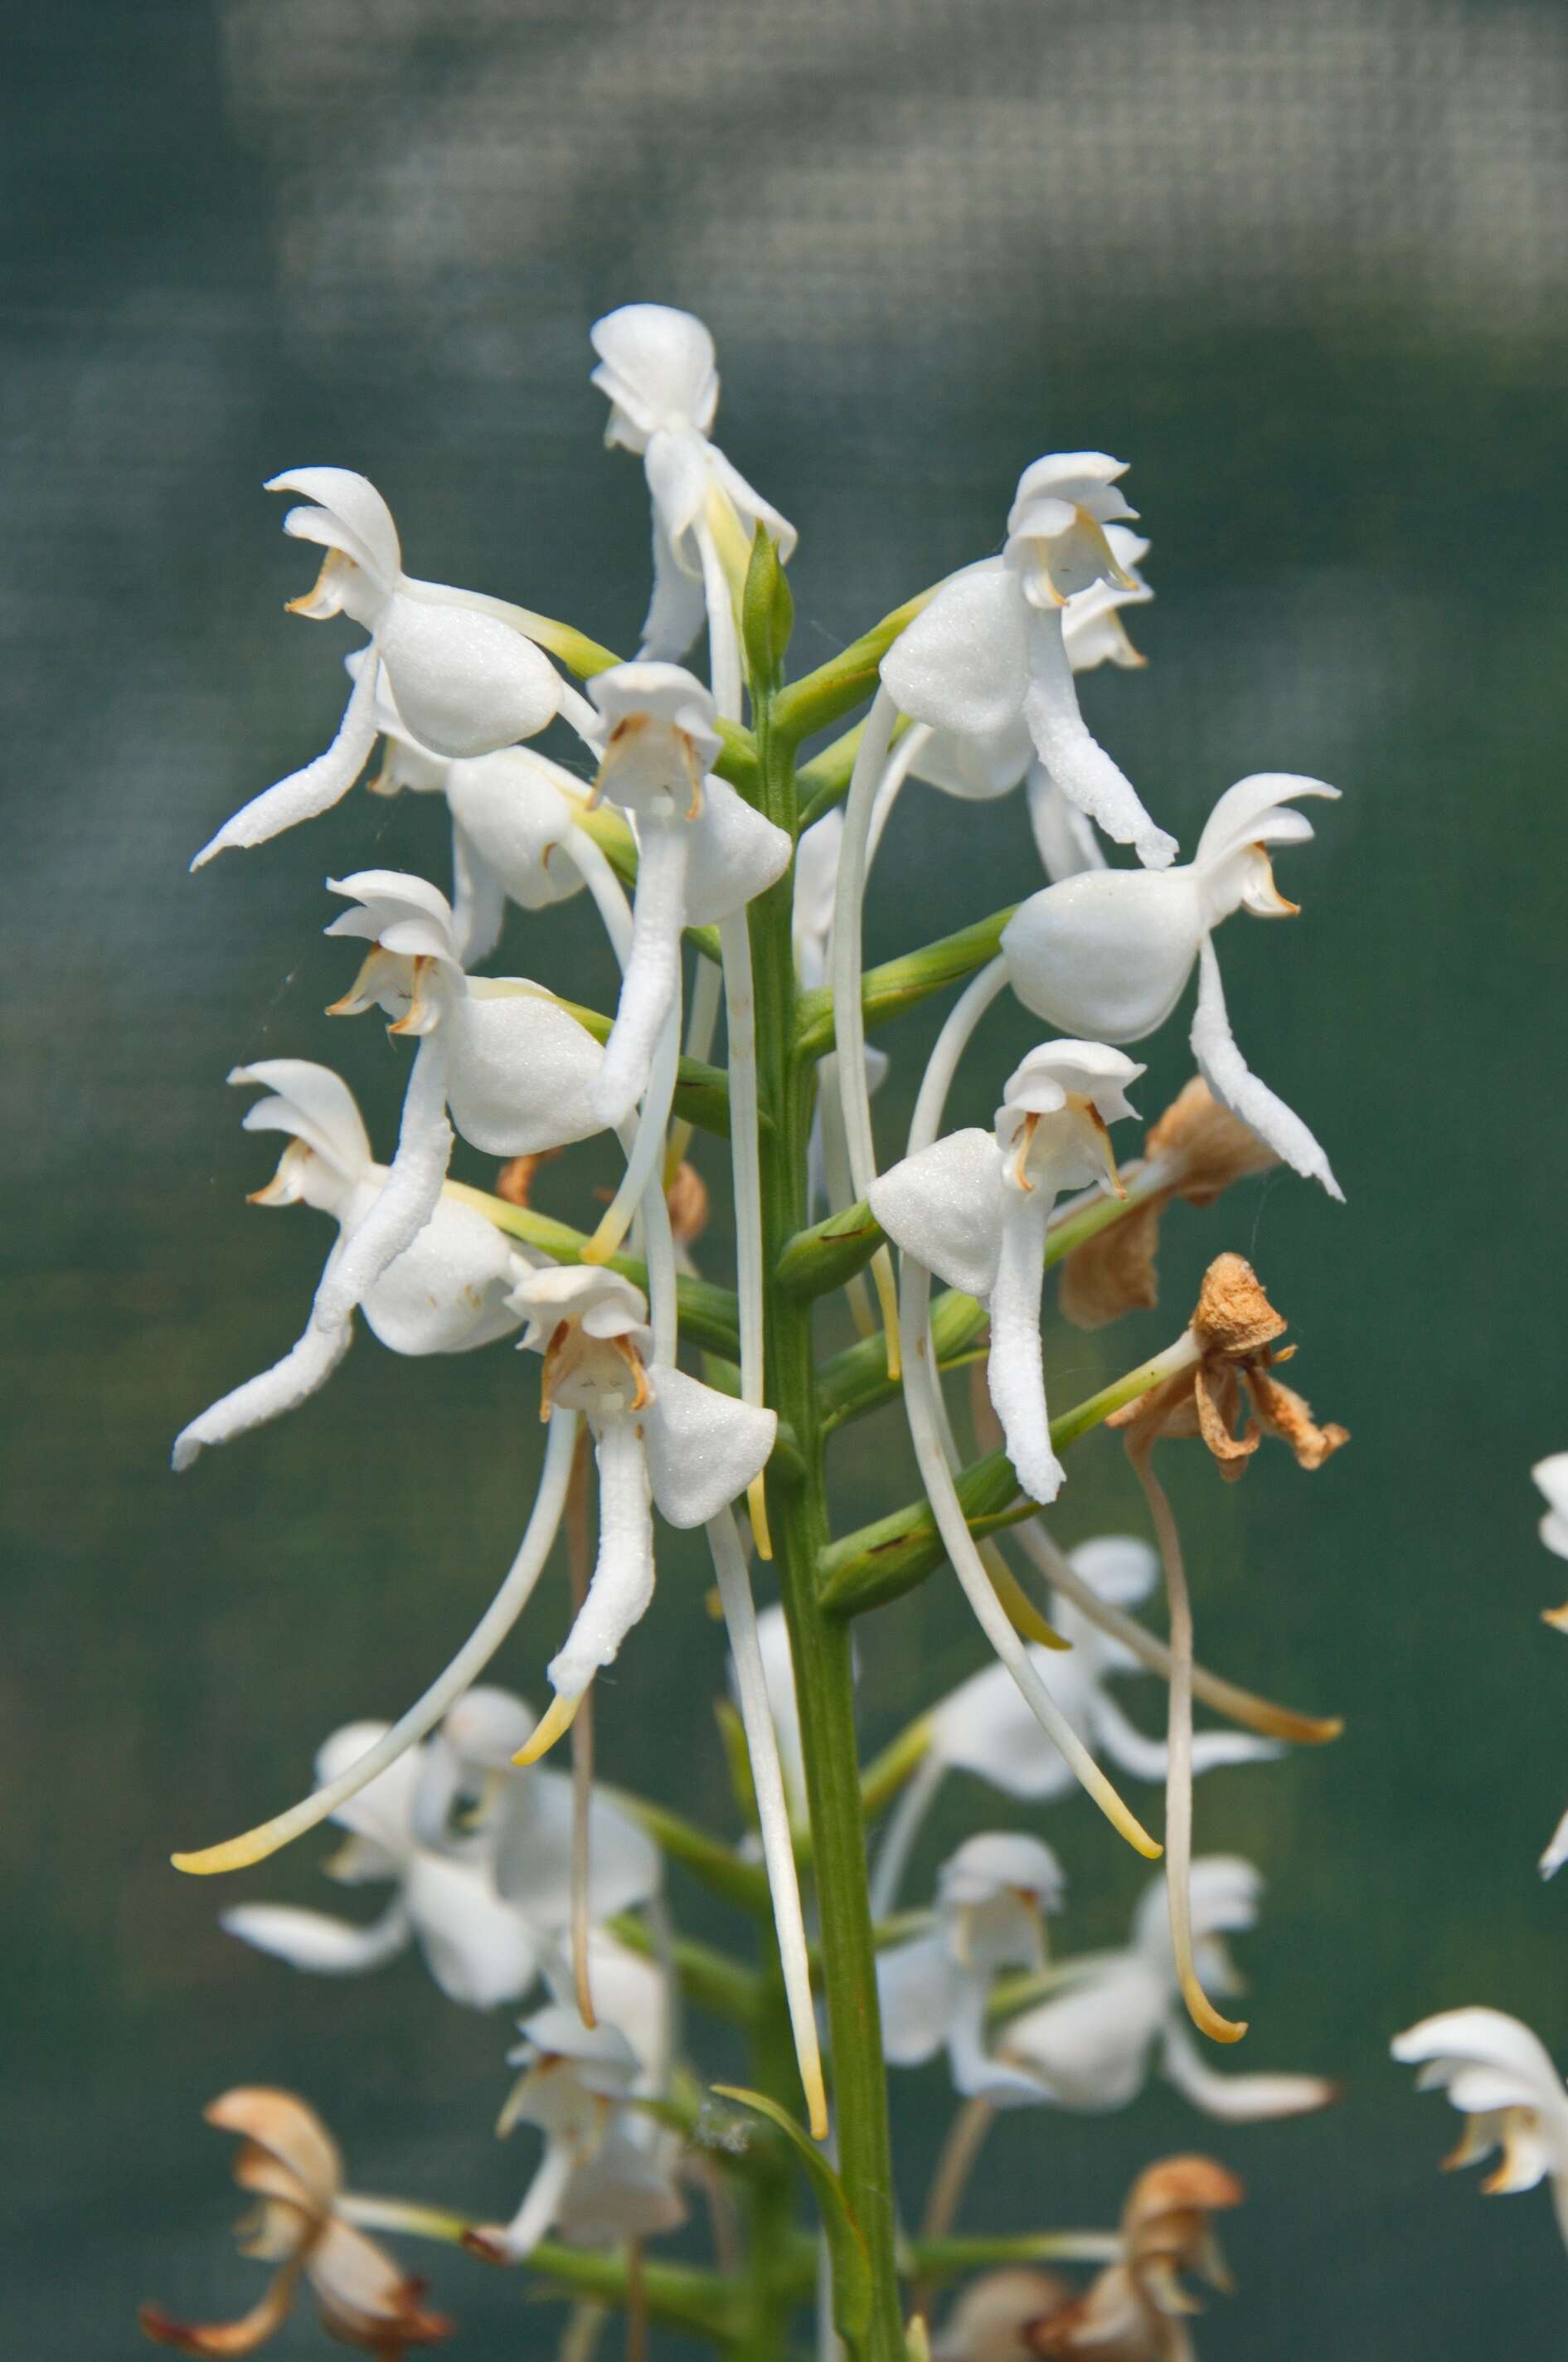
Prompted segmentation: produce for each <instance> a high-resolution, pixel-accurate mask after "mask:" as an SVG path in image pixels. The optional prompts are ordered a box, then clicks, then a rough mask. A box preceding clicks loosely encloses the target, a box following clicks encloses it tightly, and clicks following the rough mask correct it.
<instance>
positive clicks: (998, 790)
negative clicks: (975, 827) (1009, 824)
mask: <svg viewBox="0 0 1568 2362" xmlns="http://www.w3.org/2000/svg"><path fill="white" fill-rule="evenodd" d="M1033 760H1034V741H1033V740H1032V738H1031V736H1030V734H1029V727H1028V724H1027V723H1025V721H1024V719H1023V716H1022V715H1021V714H1019V715H1018V716H1017V718H1016V719H1015V720H1013V721H1011V722H1009V723H1005V724H1004V725H1003V727H1002V728H1001V729H1000V730H998V731H995V732H993V733H992V734H990V735H989V736H988V737H981V738H960V737H959V736H958V735H957V734H956V733H955V732H954V731H951V730H933V732H932V734H931V735H930V737H929V738H928V739H927V740H926V742H925V745H923V746H922V749H921V751H920V753H919V754H918V755H917V756H915V758H914V760H913V761H912V762H911V765H910V777H911V778H912V779H923V780H924V781H925V782H926V785H927V786H928V787H933V788H940V789H942V791H943V793H944V795H949V796H958V797H960V798H961V799H962V800H964V801H965V802H966V803H990V802H993V801H994V800H995V799H996V798H997V797H998V796H1005V795H1008V794H1010V792H1011V790H1012V789H1014V788H1016V787H1017V785H1018V783H1019V781H1020V779H1021V778H1022V777H1023V775H1024V773H1025V771H1027V770H1028V768H1029V767H1030V765H1031V763H1032V762H1033Z"/></svg>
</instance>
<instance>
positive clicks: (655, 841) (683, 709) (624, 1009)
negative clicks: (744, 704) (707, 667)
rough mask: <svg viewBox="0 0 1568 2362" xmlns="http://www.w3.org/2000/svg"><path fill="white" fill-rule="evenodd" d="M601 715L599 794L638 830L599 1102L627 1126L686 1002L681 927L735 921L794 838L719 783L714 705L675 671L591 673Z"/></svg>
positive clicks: (784, 861)
mask: <svg viewBox="0 0 1568 2362" xmlns="http://www.w3.org/2000/svg"><path fill="white" fill-rule="evenodd" d="M590 689H591V695H592V698H593V701H594V704H595V706H596V707H597V708H598V712H599V715H600V733H599V744H600V746H601V749H602V755H601V763H600V769H599V777H598V778H597V780H596V782H595V787H596V790H597V792H598V793H599V794H601V795H602V796H603V797H604V798H605V799H606V800H608V801H609V802H611V803H613V804H618V805H619V806H620V807H621V808H622V810H623V811H626V812H628V813H630V814H631V815H632V816H633V818H634V819H635V823H636V830H637V890H636V899H635V903H634V906H633V916H632V949H631V956H630V958H629V959H628V961H627V964H626V973H625V976H624V979H623V981H622V987H621V1004H620V1008H619V1010H617V1012H616V1018H615V1029H614V1032H613V1033H612V1034H611V1037H610V1040H609V1042H608V1043H607V1044H606V1046H605V1053H604V1065H603V1068H602V1073H601V1075H600V1078H599V1082H598V1085H597V1088H596V1101H597V1104H598V1106H599V1109H600V1110H601V1114H602V1119H603V1120H604V1121H605V1122H606V1123H611V1124H613V1123H621V1122H623V1121H624V1120H625V1118H626V1117H627V1116H628V1115H629V1114H630V1113H631V1111H632V1109H633V1108H634V1107H635V1104H636V1102H637V1100H638V1099H639V1098H641V1097H642V1095H643V1093H644V1091H645V1090H646V1087H647V1081H648V1067H649V1063H650V1061H651V1058H652V1055H653V1051H654V1045H655V1043H657V1040H658V1038H659V1035H660V1034H661V1032H663V1030H664V1027H665V1023H666V1021H667V1019H668V1017H669V1014H670V1012H671V1010H675V1011H676V1012H677V1022H678V1023H679V1001H680V934H681V930H682V928H683V927H687V926H692V925H702V924H707V923H711V922H714V921H718V920H723V919H726V918H730V917H732V916H734V914H735V913H736V912H738V911H744V910H745V905H746V904H747V903H748V902H749V901H751V900H754V899H755V897H756V895H758V894H760V893H762V892H764V891H765V890H766V889H767V887H769V886H771V885H773V884H774V883H775V882H776V881H777V880H778V878H780V877H782V876H783V875H784V872H785V871H786V869H788V867H789V866H790V855H791V852H792V847H791V845H790V839H789V836H788V835H787V833H785V831H784V830H783V829H781V828H778V827H776V826H775V825H774V823H773V822H771V821H769V820H765V819H764V818H763V816H762V814H761V813H760V812H758V811H754V810H753V809H752V807H751V805H749V804H748V803H747V802H746V801H745V799H744V798H743V797H741V796H738V795H737V794H736V793H735V790H734V788H732V787H730V786H729V785H728V784H727V783H726V782H725V781H724V780H723V779H720V778H714V777H713V776H712V764H713V762H714V760H715V758H716V757H717V755H718V752H719V745H720V740H719V734H718V732H717V730H716V728H715V726H714V722H715V714H714V704H713V699H712V695H711V694H710V692H709V691H708V690H705V689H704V688H703V686H702V684H701V681H699V680H698V679H695V678H694V677H693V675H692V674H690V673H689V672H686V671H684V670H683V669H682V668H681V667H680V666H679V665H672V664H628V665H616V666H614V667H613V668H612V669H611V670H610V671H608V672H602V673H598V674H596V675H595V677H594V679H593V680H592V681H591V684H590Z"/></svg>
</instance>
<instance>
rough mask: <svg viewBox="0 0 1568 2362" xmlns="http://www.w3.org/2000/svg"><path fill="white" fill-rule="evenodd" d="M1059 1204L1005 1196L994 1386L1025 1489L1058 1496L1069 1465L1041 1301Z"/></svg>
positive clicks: (990, 1368)
mask: <svg viewBox="0 0 1568 2362" xmlns="http://www.w3.org/2000/svg"><path fill="white" fill-rule="evenodd" d="M1050 1211H1051V1201H1050V1199H1049V1198H1046V1197H1045V1196H1044V1195H1043V1193H1042V1192H1041V1191H1039V1190H1036V1191H1035V1192H1034V1193H1033V1195H1032V1197H1027V1198H1025V1197H1021V1196H1020V1195H1019V1193H1018V1192H1016V1191H1013V1190H1010V1191H1008V1192H1006V1193H1005V1200H1004V1211H1003V1215H1002V1224H1001V1252H1000V1253H999V1257H998V1260H997V1276H996V1282H995V1285H994V1286H993V1287H992V1290H991V1344H990V1352H989V1354H988V1359H987V1363H986V1383H987V1385H988V1387H989V1389H990V1396H991V1403H992V1407H994V1409H995V1411H996V1414H997V1417H998V1418H999V1419H1000V1421H1001V1424H1002V1433H1003V1436H1004V1437H1005V1439H1006V1442H1007V1451H1008V1457H1009V1459H1010V1461H1011V1462H1012V1464H1013V1467H1014V1469H1015V1470H1016V1471H1017V1473H1018V1481H1019V1483H1020V1484H1021V1485H1022V1487H1023V1489H1024V1491H1025V1492H1026V1493H1029V1494H1031V1495H1032V1496H1033V1498H1034V1499H1035V1500H1037V1501H1054V1500H1055V1497H1056V1496H1057V1494H1058V1493H1059V1492H1060V1491H1061V1489H1062V1484H1063V1480H1064V1477H1065V1475H1066V1470H1065V1469H1064V1468H1063V1466H1062V1463H1061V1462H1060V1461H1059V1460H1058V1459H1057V1457H1056V1455H1055V1451H1053V1450H1052V1449H1051V1415H1050V1412H1049V1410H1048V1408H1047V1407H1046V1402H1045V1362H1044V1354H1043V1348H1042V1345H1041V1339H1040V1298H1041V1295H1042V1292H1043V1288H1044V1286H1045V1224H1046V1220H1047V1219H1048V1217H1049V1215H1050Z"/></svg>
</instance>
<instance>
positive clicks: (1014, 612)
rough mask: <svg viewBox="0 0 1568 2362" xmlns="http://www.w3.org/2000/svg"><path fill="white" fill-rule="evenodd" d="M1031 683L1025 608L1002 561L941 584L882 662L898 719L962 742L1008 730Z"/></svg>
mask: <svg viewBox="0 0 1568 2362" xmlns="http://www.w3.org/2000/svg"><path fill="white" fill-rule="evenodd" d="M1027 682H1028V649H1027V640H1026V636H1025V624H1024V613H1023V606H1022V602H1021V600H1020V598H1019V595H1018V590H1017V586H1016V584H1015V582H1014V580H1013V578H1012V576H1011V574H1010V570H1009V569H1008V568H1006V567H1005V566H1004V565H1003V564H1002V562H1001V560H1000V559H999V558H990V559H988V560H986V561H984V562H983V563H982V564H981V565H978V566H972V567H969V568H966V571H965V572H964V573H962V574H955V575H954V576H953V577H952V579H950V580H949V581H946V582H944V584H943V586H942V588H941V590H938V592H937V594H936V596H935V598H934V599H933V600H932V602H931V603H930V605H929V606H927V607H926V608H924V609H923V610H922V613H920V614H918V615H917V616H916V617H915V619H914V621H913V623H911V624H906V626H905V628H904V629H903V631H902V632H900V635H899V636H898V638H897V639H896V640H895V641H894V642H893V645H892V646H891V647H890V648H889V651H888V653H887V655H886V656H885V657H883V659H882V685H883V687H884V688H885V689H886V690H888V692H889V695H890V696H891V697H892V698H893V699H894V700H895V701H896V702H897V704H898V706H899V708H900V712H904V713H907V714H908V715H909V717H910V719H911V721H912V722H925V723H930V725H931V726H932V728H933V729H934V730H951V731H954V732H955V733H956V734H957V735H958V736H959V737H961V738H982V739H983V738H991V737H995V736H997V735H998V734H999V733H1001V732H1002V731H1005V730H1007V729H1008V728H1010V725H1011V724H1013V723H1016V722H1017V720H1018V717H1019V715H1020V713H1021V711H1022V708H1023V698H1024V690H1025V688H1026V686H1027Z"/></svg>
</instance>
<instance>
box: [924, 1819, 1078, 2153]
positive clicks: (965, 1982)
mask: <svg viewBox="0 0 1568 2362" xmlns="http://www.w3.org/2000/svg"><path fill="white" fill-rule="evenodd" d="M1065 1885H1066V1882H1065V1880H1064V1878H1063V1875H1062V1867H1061V1864H1060V1863H1059V1862H1058V1860H1056V1857H1055V1854H1054V1853H1053V1852H1052V1850H1051V1849H1050V1847H1049V1846H1047V1845H1043V1844H1042V1843H1041V1841H1040V1839H1039V1838H1032V1837H1024V1836H1019V1835H1010V1834H1007V1833H1004V1832H1000V1831H988V1832H987V1833H985V1834H984V1835H982V1836H979V1837H974V1838H968V1839H967V1841H966V1843H965V1844H963V1845H961V1846H960V1847H959V1849H958V1850H957V1852H956V1853H955V1854H954V1855H952V1856H951V1857H950V1859H949V1860H947V1861H945V1862H944V1864H943V1866H942V1870H941V1871H940V1872H939V1874H938V1878H937V1887H936V1924H935V1926H934V1927H933V1930H932V1932H931V1934H930V1935H929V1936H917V1937H914V1938H913V1940H912V1941H911V1942H910V1943H907V1944H897V1945H894V1946H893V1947H892V1948H891V1949H890V1950H888V1951H885V1952H882V1953H880V1954H879V1955H878V1961H877V1991H878V1999H879V2002H880V2004H881V2012H882V2044H883V2048H884V2050H885V2051H886V2053H887V2056H888V2058H889V2061H890V2063H891V2064H892V2065H893V2066H895V2067H916V2066H919V2065H921V2064H922V2062H923V2061H924V2060H926V2059H927V2058H934V2057H935V2055H936V2053H937V2051H938V2050H939V2049H941V2048H942V2047H944V2046H945V2047H946V2050H947V2055H948V2060H949V2063H950V2065H951V2067H952V2070H953V2081H954V2084H955V2088H956V2090H957V2091H958V2092H961V2093H962V2094H963V2096H964V2097H965V2098H966V2099H984V2100H989V2101H991V2102H992V2103H994V2104H996V2105H999V2106H1008V2105H1016V2104H1018V2103H1020V2102H1021V2101H1028V2100H1034V2099H1037V2098H1038V2097H1039V2093H1038V2092H1037V2091H1036V2090H1035V2089H1034V2087H1033V2085H1032V2083H1031V2082H1030V2081H1028V2079H1027V2078H1026V2077H1024V2076H1021V2074H1020V2073H1019V2072H1018V2070H1017V2069H1016V2068H1013V2067H1010V2066H1008V2065H1006V2064H1005V2063H1004V2062H1002V2061H1001V2060H999V2059H997V2058H993V2057H992V2056H991V2055H990V2054H989V2053H988V2050H987V2048H986V2045H985V2030H986V2005H987V2003H988V1999H989V1996H990V1990H991V1986H992V1984H993V1983H994V1982H995V1981H996V1979H997V1978H998V1977H999V1975H1000V1974H1001V1973H1002V1972H1003V1970H1007V1969H1038V1968H1040V1967H1042V1966H1043V1962H1044V1957H1045V1934H1044V1923H1043V1914H1044V1913H1045V1912H1047V1911H1055V1910H1056V1909H1058V1908H1059V1907H1060V1905H1061V1901H1062V1896H1063V1893H1064V1891H1065Z"/></svg>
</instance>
